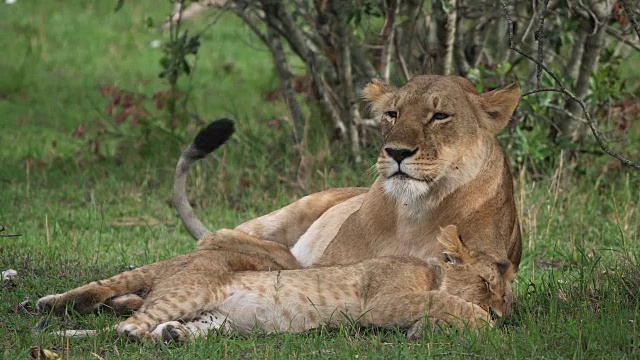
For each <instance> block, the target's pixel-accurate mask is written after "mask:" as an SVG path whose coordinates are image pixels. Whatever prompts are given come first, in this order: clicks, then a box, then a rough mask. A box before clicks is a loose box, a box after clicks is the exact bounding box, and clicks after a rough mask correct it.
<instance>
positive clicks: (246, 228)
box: [236, 187, 369, 247]
mask: <svg viewBox="0 0 640 360" xmlns="http://www.w3.org/2000/svg"><path fill="white" fill-rule="evenodd" d="M368 190H369V189H368V188H359V187H349V188H337V189H329V190H325V191H321V192H317V193H315V194H311V195H307V196H305V197H303V198H302V199H300V200H298V201H295V202H293V203H291V204H289V205H287V206H285V207H283V208H281V209H278V210H276V211H273V212H271V213H269V214H267V215H263V216H260V217H258V218H255V219H253V220H249V221H247V222H245V223H242V224H240V225H238V226H237V227H236V230H240V231H243V232H245V233H247V234H249V235H251V236H254V237H256V238H260V239H265V240H271V241H275V242H279V243H282V244H285V245H287V246H289V247H290V246H293V245H294V244H295V243H296V241H298V239H299V238H300V236H302V234H304V233H305V232H306V231H307V230H308V229H309V227H310V226H311V224H313V223H314V222H315V221H316V220H318V218H320V216H322V214H324V213H325V212H326V211H327V210H329V209H330V208H332V207H334V206H335V205H338V204H340V203H343V202H344V201H346V200H349V199H351V198H352V197H354V196H357V195H361V194H364V193H365V192H367V191H368Z"/></svg>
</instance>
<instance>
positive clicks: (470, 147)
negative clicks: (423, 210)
mask: <svg viewBox="0 0 640 360" xmlns="http://www.w3.org/2000/svg"><path fill="white" fill-rule="evenodd" d="M363 96H364V98H365V99H366V100H367V101H368V102H369V103H370V106H371V109H372V112H373V114H374V116H376V117H378V118H380V119H381V126H382V133H383V136H384V145H383V146H382V149H381V150H380V154H379V156H378V164H377V167H378V172H379V173H380V176H381V177H382V179H383V185H384V189H385V192H386V193H387V194H389V195H391V196H393V197H395V198H397V199H399V200H405V201H409V200H412V199H417V198H419V197H420V196H421V195H424V194H426V193H427V192H428V191H429V190H430V189H431V188H432V187H434V186H437V185H438V184H439V183H442V184H445V186H446V187H448V189H441V191H444V194H442V195H446V193H450V192H451V191H453V190H455V188H456V187H457V186H460V185H462V184H464V183H466V182H468V181H470V180H471V179H473V178H474V177H475V176H476V175H477V173H478V172H479V170H480V168H481V166H482V165H483V164H484V161H485V159H486V158H487V156H488V153H489V150H490V148H491V147H490V145H491V144H492V143H493V142H495V139H494V135H495V133H497V132H498V131H500V130H501V129H502V128H504V127H505V126H506V125H507V123H508V122H509V119H510V117H511V115H512V114H513V111H514V110H515V107H516V105H517V104H518V100H519V97H520V88H519V87H518V85H517V84H516V83H513V84H511V85H508V86H506V87H503V88H501V89H498V90H494V91H490V92H487V93H484V94H478V93H477V92H476V90H475V88H474V87H473V85H472V84H471V83H470V82H469V81H468V80H467V79H465V78H462V77H458V76H437V75H422V76H416V77H414V78H413V79H411V80H410V81H409V82H408V83H407V84H406V85H405V86H403V87H401V88H399V89H393V88H391V87H390V86H388V85H387V84H385V83H383V82H381V81H380V80H373V81H371V82H370V83H369V84H368V85H367V86H366V87H365V88H364V89H363Z"/></svg>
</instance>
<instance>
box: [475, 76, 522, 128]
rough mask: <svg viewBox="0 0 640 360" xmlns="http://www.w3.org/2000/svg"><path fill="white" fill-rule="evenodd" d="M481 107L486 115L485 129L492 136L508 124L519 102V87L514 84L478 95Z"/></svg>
mask: <svg viewBox="0 0 640 360" xmlns="http://www.w3.org/2000/svg"><path fill="white" fill-rule="evenodd" d="M480 98H481V99H482V103H481V107H482V109H483V110H484V112H485V113H486V114H487V118H488V120H487V122H486V127H487V128H488V129H489V130H490V131H492V132H493V133H494V134H495V133H497V132H498V131H500V130H502V129H504V127H505V126H507V124H508V123H509V119H511V115H513V111H514V110H515V109H516V106H517V105H518V101H519V100H520V85H518V83H516V82H514V83H511V84H509V85H507V86H504V87H502V88H500V89H496V90H493V91H489V92H486V93H484V94H482V95H480Z"/></svg>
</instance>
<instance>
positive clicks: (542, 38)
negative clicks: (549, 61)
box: [535, 0, 549, 88]
mask: <svg viewBox="0 0 640 360" xmlns="http://www.w3.org/2000/svg"><path fill="white" fill-rule="evenodd" d="M547 5H549V0H544V2H543V4H542V9H541V10H540V16H539V19H540V23H539V24H538V30H537V31H536V33H535V39H536V41H537V42H538V62H540V63H542V62H543V61H544V44H545V43H546V42H547V36H546V35H545V34H544V16H545V15H546V14H547ZM541 76H542V69H541V68H540V66H537V67H536V88H539V87H540V77H541Z"/></svg>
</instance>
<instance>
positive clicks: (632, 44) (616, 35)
mask: <svg viewBox="0 0 640 360" xmlns="http://www.w3.org/2000/svg"><path fill="white" fill-rule="evenodd" d="M606 31H607V34H609V35H611V36H613V37H614V38H616V40H618V41H620V42H621V43H623V44H625V45H628V46H630V47H631V48H633V49H634V50H636V51H640V44H638V43H635V42H633V41H631V40H629V39H627V38H625V37H624V36H623V35H622V34H620V33H619V32H617V31H616V30H614V29H612V28H611V27H610V26H607V28H606Z"/></svg>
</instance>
